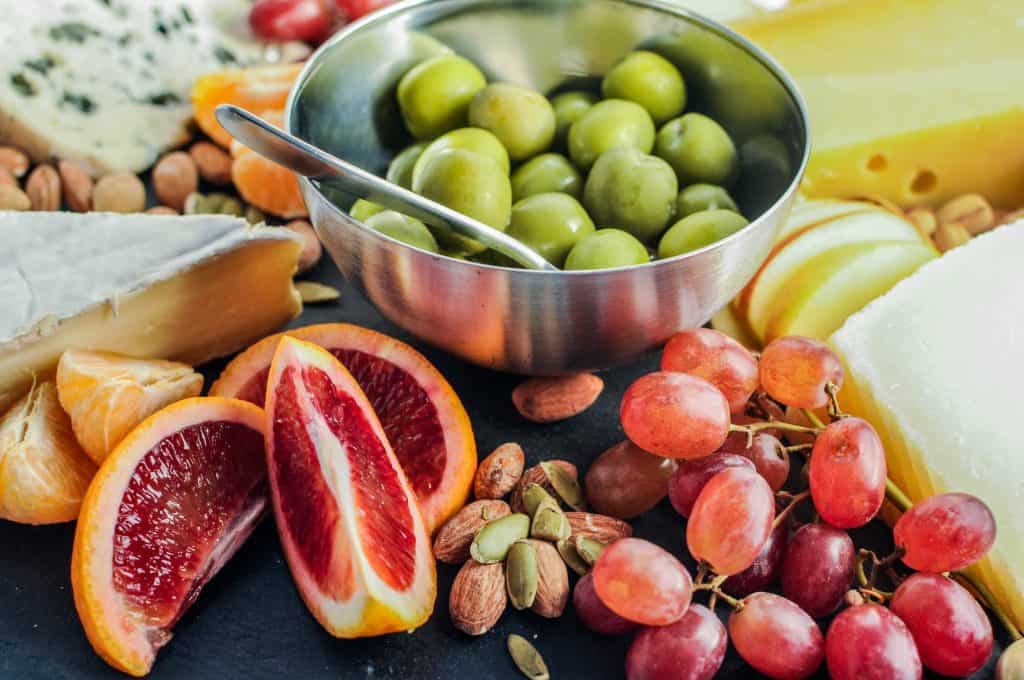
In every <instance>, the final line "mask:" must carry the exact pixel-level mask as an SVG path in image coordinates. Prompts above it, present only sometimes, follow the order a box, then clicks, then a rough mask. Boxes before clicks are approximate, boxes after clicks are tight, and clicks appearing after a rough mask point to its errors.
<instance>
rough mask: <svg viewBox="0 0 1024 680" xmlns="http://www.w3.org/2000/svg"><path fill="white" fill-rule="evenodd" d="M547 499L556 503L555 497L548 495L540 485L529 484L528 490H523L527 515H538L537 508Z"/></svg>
mask: <svg viewBox="0 0 1024 680" xmlns="http://www.w3.org/2000/svg"><path fill="white" fill-rule="evenodd" d="M545 498H548V499H550V500H552V501H554V500H555V499H554V497H552V495H551V494H549V493H548V490H547V489H545V488H544V487H543V486H541V485H540V484H527V485H526V488H525V489H523V507H524V508H525V509H526V514H527V515H529V516H530V517H533V516H534V515H535V514H537V507H538V506H539V505H540V504H541V502H543V500H544V499H545Z"/></svg>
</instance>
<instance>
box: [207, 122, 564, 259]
mask: <svg viewBox="0 0 1024 680" xmlns="http://www.w3.org/2000/svg"><path fill="white" fill-rule="evenodd" d="M217 120H218V121H220V124H221V125H223V126H224V128H225V129H226V130H227V131H228V132H230V133H231V134H232V135H234V136H235V137H236V138H237V139H238V140H239V141H240V142H242V143H243V144H245V145H246V146H248V147H249V148H250V149H253V150H254V151H256V152H257V153H259V154H261V155H263V156H265V157H267V158H269V159H270V160H272V161H274V162H275V163H278V164H280V165H283V166H284V167H286V168H288V169H289V170H292V171H293V172H296V173H298V174H300V175H302V176H304V177H308V178H309V179H315V180H317V181H320V182H325V183H330V184H333V185H335V186H337V187H339V188H340V189H343V190H344V191H347V192H348V193H350V194H354V195H355V196H359V197H361V198H365V199H366V200H368V201H372V202H374V203H378V204H380V205H382V206H384V207H385V208H390V209H392V210H397V211H398V212H401V213H402V214H405V215H408V216H409V217H415V218H416V219H418V220H420V221H422V222H424V223H425V224H429V225H430V226H432V227H438V228H440V229H450V230H451V231H453V232H455V233H456V234H460V235H462V236H468V237H469V238H471V239H474V240H476V241H479V242H480V243H482V244H484V245H485V246H487V247H488V248H490V249H492V250H495V251H497V252H499V253H501V254H502V255H505V256H506V257H508V258H510V259H512V260H515V261H516V262H517V263H519V264H521V265H523V266H524V267H526V268H528V269H548V270H554V271H557V268H556V267H555V266H554V265H552V264H551V263H550V262H548V261H547V260H545V259H544V258H543V257H541V256H540V255H538V254H537V253H536V252H535V251H534V250H532V249H530V248H528V247H527V246H525V245H523V244H522V243H520V242H519V241H517V240H516V239H514V238H512V237H511V236H507V235H506V234H503V233H502V232H500V231H498V230H497V229H494V228H493V227H489V226H487V225H486V224H484V223H483V222H478V221H477V220H474V219H472V218H470V217H466V216H465V215H463V214H462V213H459V212H456V211H454V210H452V209H451V208H448V207H445V206H443V205H441V204H440V203H435V202H434V201H431V200H430V199H428V198H424V197H423V196H420V195H419V194H416V193H413V192H411V191H409V190H407V189H403V188H402V187H400V186H398V185H396V184H392V183H390V182H388V181H385V180H383V179H381V178H380V177H377V176H376V175H374V174H373V173H370V172H367V171H365V170H363V169H362V168H359V167H356V166H355V165H353V164H351V163H349V162H347V161H343V160H342V159H340V158H338V157H337V156H333V155H331V154H329V153H327V152H326V151H324V150H323V149H319V148H317V147H315V146H313V145H312V144H309V143H308V142H304V141H302V140H301V139H299V138H298V137H295V136H293V135H290V134H288V133H287V132H285V131H284V130H281V129H279V128H277V127H275V126H273V125H271V124H270V123H268V122H267V121H265V120H263V119H262V118H260V117H259V116H255V115H253V114H251V113H249V112H248V111H246V110H245V109H241V108H239V107H237V106H233V105H231V104H222V105H220V106H218V107H217Z"/></svg>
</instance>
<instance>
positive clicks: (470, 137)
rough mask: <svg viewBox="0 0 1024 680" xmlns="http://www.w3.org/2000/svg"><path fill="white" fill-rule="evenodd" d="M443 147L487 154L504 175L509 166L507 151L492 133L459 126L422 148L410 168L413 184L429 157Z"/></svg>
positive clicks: (442, 149) (443, 148)
mask: <svg viewBox="0 0 1024 680" xmlns="http://www.w3.org/2000/svg"><path fill="white" fill-rule="evenodd" d="M445 149H465V150H466V151H472V152H474V153H478V154H481V155H484V156H487V157H488V158H490V159H492V160H493V161H494V162H495V163H497V164H498V167H500V168H501V171H502V172H503V173H505V174H506V175H507V174H508V172H509V169H510V168H511V163H510V162H509V160H508V152H507V151H505V147H504V146H502V145H501V142H499V141H498V138H497V137H495V136H494V135H493V134H492V133H490V132H488V131H487V130H484V129H481V128H475V127H468V128H459V129H458V130H452V131H451V132H446V133H444V134H443V135H441V136H440V137H438V138H437V139H435V140H434V141H432V142H431V143H430V145H429V146H427V148H426V149H424V150H423V154H422V155H421V156H420V157H419V160H417V161H416V165H415V166H413V169H412V183H413V184H416V178H417V177H418V176H419V175H420V173H422V172H423V168H424V167H425V166H426V165H427V163H429V162H430V159H431V158H433V157H434V156H435V155H437V154H438V153H440V152H441V151H444V150H445Z"/></svg>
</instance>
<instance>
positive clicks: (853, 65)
mask: <svg viewBox="0 0 1024 680" xmlns="http://www.w3.org/2000/svg"><path fill="white" fill-rule="evenodd" d="M1022 21H1024V5H1021V3H1019V2H1007V1H1006V0H857V2H848V1H847V0H816V1H810V2H804V3H800V4H798V5H796V6H794V7H792V8H791V9H789V10H786V11H783V12H778V13H774V14H766V15H764V16H760V17H754V18H750V19H741V20H738V21H736V22H734V23H733V27H734V28H736V29H737V30H738V31H740V32H741V33H743V34H744V35H746V36H747V37H748V38H750V39H751V40H753V41H754V42H756V43H757V44H758V45H760V46H761V47H763V48H764V49H765V50H767V51H768V52H769V53H770V54H771V55H772V56H774V57H775V58H776V59H778V60H779V61H780V62H781V64H782V65H783V67H785V68H786V70H787V71H788V72H789V73H790V74H791V75H792V76H793V77H794V78H795V79H796V81H797V85H798V86H799V88H800V91H801V93H802V94H803V96H804V98H805V99H806V101H807V105H808V108H809V110H810V116H811V131H812V138H813V144H812V151H813V155H812V157H811V162H810V165H809V167H808V172H807V176H806V183H805V185H804V191H805V193H807V194H808V195H810V196H838V197H856V196H880V197H883V198H887V199H889V200H891V201H894V202H896V203H898V204H900V205H902V206H908V205H920V204H935V203H938V202H941V201H944V200H946V199H949V198H951V197H953V196H956V195H958V194H962V193H966V192H969V191H977V192H979V193H981V194H983V195H985V196H986V197H987V198H988V199H989V200H990V201H991V202H992V203H994V204H995V205H997V206H1001V207H1007V208H1008V207H1015V206H1018V205H1020V204H1022V203H1024V135H1022V134H1021V132H1020V131H1021V129H1022V126H1024V68H1021V66H1020V65H1021V63H1024V35H1022V28H1021V23H1022Z"/></svg>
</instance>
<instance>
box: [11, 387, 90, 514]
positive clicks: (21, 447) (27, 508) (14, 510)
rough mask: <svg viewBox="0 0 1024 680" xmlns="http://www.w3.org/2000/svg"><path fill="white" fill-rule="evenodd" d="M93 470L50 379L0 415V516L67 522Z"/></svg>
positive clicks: (83, 492)
mask: <svg viewBox="0 0 1024 680" xmlns="http://www.w3.org/2000/svg"><path fill="white" fill-rule="evenodd" d="M95 473H96V466H95V465H93V463H92V461H91V460H89V457H88V456H87V455H85V452H84V451H82V449H81V447H80V446H79V445H78V442H77V441H76V440H75V435H74V433H73V432H72V431H71V422H70V421H69V420H68V416H67V414H66V413H64V411H63V409H61V407H60V403H59V402H58V401H57V387H56V385H54V384H53V383H52V382H44V383H40V384H38V385H35V386H34V387H33V388H32V390H31V391H30V392H29V393H28V394H27V395H25V396H24V397H22V399H21V400H20V401H18V402H17V403H16V404H14V406H12V407H11V409H10V410H9V411H8V412H7V413H6V414H5V415H4V416H3V417H2V418H0V518H2V519H7V520H11V521H13V522H22V523H25V524H53V523H57V522H70V521H71V520H73V519H75V517H77V516H78V509H79V507H80V506H81V504H82V497H83V496H85V491H86V489H87V488H88V487H89V482H90V480H92V477H93V475H94V474H95Z"/></svg>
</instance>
